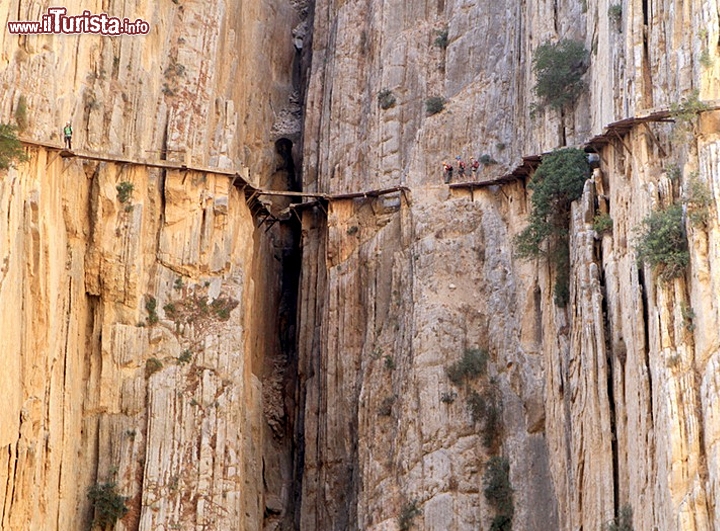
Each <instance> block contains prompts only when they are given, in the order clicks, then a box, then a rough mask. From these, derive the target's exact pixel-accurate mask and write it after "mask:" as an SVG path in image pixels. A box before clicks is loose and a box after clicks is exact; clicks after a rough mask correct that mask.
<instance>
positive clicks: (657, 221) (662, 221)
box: [635, 205, 690, 282]
mask: <svg viewBox="0 0 720 531" xmlns="http://www.w3.org/2000/svg"><path fill="white" fill-rule="evenodd" d="M684 228H685V227H684V223H683V212H682V206H681V205H672V206H670V207H668V208H666V209H664V210H659V211H657V212H653V213H652V214H650V215H649V216H647V217H646V218H645V219H643V221H642V223H641V225H640V228H639V238H638V241H637V244H636V245H635V252H636V253H637V258H638V261H640V262H645V263H647V264H648V265H649V266H650V267H652V268H653V270H654V271H655V272H656V273H657V274H658V276H659V277H660V279H661V280H663V281H665V282H667V281H670V280H672V279H674V278H677V277H679V276H681V275H682V274H683V273H684V272H685V268H686V267H687V265H688V264H689V263H690V253H689V252H688V246H687V238H686V236H685V230H684Z"/></svg>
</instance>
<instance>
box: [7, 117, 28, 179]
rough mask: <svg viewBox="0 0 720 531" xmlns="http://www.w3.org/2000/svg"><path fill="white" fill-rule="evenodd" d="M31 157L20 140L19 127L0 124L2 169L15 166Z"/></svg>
mask: <svg viewBox="0 0 720 531" xmlns="http://www.w3.org/2000/svg"><path fill="white" fill-rule="evenodd" d="M28 160H30V157H28V156H27V154H26V153H25V150H24V149H23V147H22V144H21V143H20V140H18V137H17V127H16V126H14V125H10V124H0V170H7V169H8V168H14V167H15V165H16V164H17V163H22V162H27V161H28Z"/></svg>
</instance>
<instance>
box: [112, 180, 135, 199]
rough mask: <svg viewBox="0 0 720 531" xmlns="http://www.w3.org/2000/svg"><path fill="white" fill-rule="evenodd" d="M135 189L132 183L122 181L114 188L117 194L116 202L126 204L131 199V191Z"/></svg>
mask: <svg viewBox="0 0 720 531" xmlns="http://www.w3.org/2000/svg"><path fill="white" fill-rule="evenodd" d="M134 189H135V185H133V183H131V182H128V181H123V182H121V183H120V184H118V185H117V186H116V187H115V190H117V194H118V196H117V197H118V201H120V202H121V203H127V202H128V201H130V199H131V198H132V193H133V190H134Z"/></svg>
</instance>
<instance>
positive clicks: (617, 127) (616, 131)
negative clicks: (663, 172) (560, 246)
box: [449, 100, 720, 193]
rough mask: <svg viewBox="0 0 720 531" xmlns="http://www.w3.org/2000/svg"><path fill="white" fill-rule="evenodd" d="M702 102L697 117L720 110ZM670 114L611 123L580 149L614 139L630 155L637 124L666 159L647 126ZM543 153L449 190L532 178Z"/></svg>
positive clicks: (663, 111) (658, 111)
mask: <svg viewBox="0 0 720 531" xmlns="http://www.w3.org/2000/svg"><path fill="white" fill-rule="evenodd" d="M702 103H703V104H704V105H705V107H704V108H703V109H699V110H697V111H696V112H697V113H698V114H701V113H704V112H712V111H717V110H720V101H718V100H712V101H706V102H702ZM673 114H674V113H673V111H671V110H670V109H650V110H647V111H645V112H641V113H639V114H638V115H637V116H633V117H630V118H623V119H622V120H618V121H616V122H612V123H610V124H608V125H607V126H605V128H604V130H603V132H602V134H599V135H596V136H594V137H592V138H591V139H590V140H589V141H587V142H586V143H585V144H584V145H582V146H580V147H581V148H583V149H585V151H588V152H591V153H594V152H597V151H598V149H599V148H602V147H605V146H607V145H608V144H612V143H613V142H614V141H616V140H617V141H619V142H620V144H621V145H622V146H623V148H624V149H626V150H627V151H628V153H632V150H631V149H630V147H629V146H628V145H627V143H626V142H625V139H624V137H625V135H627V134H628V133H629V132H630V131H631V130H632V129H633V128H634V127H636V126H637V125H642V126H643V127H644V128H645V130H646V131H647V133H648V136H649V137H650V139H651V140H652V142H653V144H655V145H656V146H657V148H658V150H659V151H660V153H661V154H662V155H663V156H667V153H666V152H665V149H664V148H663V146H662V145H661V144H660V141H659V140H658V138H657V136H656V135H655V133H653V131H652V129H650V126H649V125H648V124H649V123H652V122H667V123H673V122H675V118H673ZM546 154H547V153H543V154H542V155H529V156H526V157H523V159H522V163H521V164H520V165H519V166H517V167H516V168H515V169H514V170H513V171H512V172H510V173H506V174H504V175H501V176H499V177H491V178H488V179H482V180H479V181H468V182H459V183H451V184H450V185H449V186H450V188H451V189H469V190H470V192H471V193H472V192H473V190H475V189H476V188H485V187H487V186H493V185H502V184H507V183H511V182H515V181H518V180H520V179H524V178H525V177H527V176H529V175H531V174H532V172H533V171H534V170H535V169H536V168H537V167H538V166H539V165H540V162H541V161H542V157H543V155H546Z"/></svg>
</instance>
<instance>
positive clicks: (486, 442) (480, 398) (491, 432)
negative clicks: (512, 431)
mask: <svg viewBox="0 0 720 531" xmlns="http://www.w3.org/2000/svg"><path fill="white" fill-rule="evenodd" d="M466 403H467V408H468V411H469V412H470V416H471V417H472V420H473V422H474V423H482V432H483V446H484V447H485V448H488V449H491V448H493V447H494V446H496V444H497V443H498V441H499V439H500V436H501V435H502V409H501V407H500V398H499V395H498V392H497V389H496V388H495V387H494V386H493V387H491V388H489V389H487V390H485V391H484V392H483V393H482V394H480V393H478V392H477V391H471V392H470V394H469V395H468V397H467V399H466Z"/></svg>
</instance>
